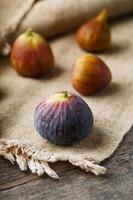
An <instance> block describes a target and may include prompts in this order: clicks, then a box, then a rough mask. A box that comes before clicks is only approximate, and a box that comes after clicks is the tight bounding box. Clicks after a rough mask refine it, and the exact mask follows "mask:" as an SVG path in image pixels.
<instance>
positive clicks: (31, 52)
mask: <svg viewBox="0 0 133 200" xmlns="http://www.w3.org/2000/svg"><path fill="white" fill-rule="evenodd" d="M11 61H12V66H13V68H14V69H15V70H16V71H17V72H18V73H19V74H20V75H22V76H25V77H39V76H41V75H44V74H46V73H47V72H49V71H50V70H51V68H53V66H54V57H53V53H52V50H51V48H50V46H49V44H48V42H47V41H46V40H45V39H44V38H43V37H42V36H40V35H39V34H37V33H35V32H32V30H31V29H28V30H27V31H26V32H25V33H23V34H21V35H20V36H19V37H18V38H17V39H16V40H15V42H14V44H13V47H12V51H11Z"/></svg>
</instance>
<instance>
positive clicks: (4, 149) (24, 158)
mask: <svg viewBox="0 0 133 200" xmlns="http://www.w3.org/2000/svg"><path fill="white" fill-rule="evenodd" d="M0 156H3V157H4V158H6V159H7V160H9V161H10V162H11V163H12V164H14V163H15V162H17V163H18V166H19V168H20V170H21V171H27V169H28V168H29V169H30V170H31V172H32V173H34V174H37V175H39V176H41V175H43V174H44V172H45V173H46V174H48V175H49V176H50V177H52V178H56V179H58V178H59V177H58V175H57V174H56V172H55V171H54V170H53V169H51V168H50V166H49V165H48V162H56V161H58V160H62V161H63V160H64V161H65V160H66V159H65V158H57V157H56V158H54V157H53V156H52V157H51V158H50V157H48V159H44V158H43V157H42V155H41V152H40V151H39V150H38V149H35V148H34V147H33V146H32V145H31V144H28V143H23V144H22V143H20V142H19V141H17V140H5V139H0ZM67 160H68V161H69V162H70V163H72V164H73V165H75V166H78V167H80V168H81V169H84V170H85V171H86V172H92V173H94V174H95V175H100V174H105V172H106V168H105V167H102V166H100V165H98V164H96V163H95V162H94V161H91V160H88V159H85V158H83V159H81V158H80V159H76V158H75V159H74V158H67Z"/></svg>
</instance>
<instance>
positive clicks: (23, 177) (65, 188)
mask: <svg viewBox="0 0 133 200" xmlns="http://www.w3.org/2000/svg"><path fill="white" fill-rule="evenodd" d="M132 146H133V129H132V130H131V131H130V132H129V133H128V134H127V135H126V137H125V138H124V140H123V142H122V144H121V145H120V147H119V148H118V150H117V151H116V152H115V154H114V155H113V156H112V157H111V158H110V159H108V160H106V161H105V162H103V163H102V164H103V165H104V166H106V167H107V168H108V172H107V174H106V175H102V176H99V177H96V176H95V175H92V174H87V173H85V172H84V171H82V170H80V169H78V168H75V167H74V166H72V165H70V164H68V163H65V162H59V163H57V164H56V163H55V164H52V167H53V168H54V169H55V170H56V171H57V172H58V173H59V176H60V180H58V181H57V180H53V179H51V178H49V177H48V176H44V177H41V178H38V177H37V176H34V175H32V174H30V172H28V173H27V174H25V173H22V172H20V171H19V170H18V168H17V167H16V166H11V164H10V163H9V162H8V161H5V160H1V161H0V188H1V192H0V199H1V200H9V199H10V200H14V199H17V200H23V199H24V200H25V199H26V200H30V199H32V200H42V199H45V200H47V199H48V200H57V199H63V200H64V199H66V200H69V199H76V200H78V199H80V200H89V199H91V200H104V199H105V200H107V199H111V200H115V199H116V200H132V199H133V164H132V163H133V148H132Z"/></svg>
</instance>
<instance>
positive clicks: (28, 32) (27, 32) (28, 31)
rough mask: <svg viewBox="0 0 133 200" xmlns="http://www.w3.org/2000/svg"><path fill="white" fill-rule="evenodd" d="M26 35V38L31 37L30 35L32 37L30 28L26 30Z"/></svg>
mask: <svg viewBox="0 0 133 200" xmlns="http://www.w3.org/2000/svg"><path fill="white" fill-rule="evenodd" d="M26 35H28V36H32V35H33V31H32V28H28V29H27V31H26Z"/></svg>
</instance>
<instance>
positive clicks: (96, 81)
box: [72, 54, 112, 95]
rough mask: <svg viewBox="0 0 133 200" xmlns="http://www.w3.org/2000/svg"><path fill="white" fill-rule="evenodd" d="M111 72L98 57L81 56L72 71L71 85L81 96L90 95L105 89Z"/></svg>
mask: <svg viewBox="0 0 133 200" xmlns="http://www.w3.org/2000/svg"><path fill="white" fill-rule="evenodd" d="M111 77H112V76H111V72H110V70H109V68H108V67H107V65H106V64H105V63H104V62H103V61H102V60H101V59H100V58H98V57H96V56H94V55H91V54H87V55H84V56H81V57H80V58H79V59H78V60H77V61H76V63H75V64H74V66H73V69H72V85H73V87H74V88H75V89H76V90H77V91H78V92H79V93H81V94H83V95H91V94H93V93H95V92H98V91H99V90H102V89H104V88H105V87H107V86H108V85H109V83H110V81H111Z"/></svg>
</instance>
